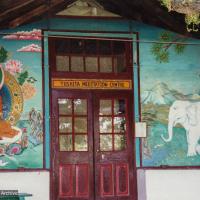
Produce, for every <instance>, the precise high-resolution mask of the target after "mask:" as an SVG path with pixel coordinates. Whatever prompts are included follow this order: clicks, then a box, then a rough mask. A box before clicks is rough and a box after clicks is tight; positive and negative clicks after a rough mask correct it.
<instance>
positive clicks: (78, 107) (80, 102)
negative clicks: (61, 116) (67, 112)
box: [74, 99, 87, 115]
mask: <svg viewBox="0 0 200 200" xmlns="http://www.w3.org/2000/svg"><path fill="white" fill-rule="evenodd" d="M74 114H75V115H87V100H86V99H74Z"/></svg>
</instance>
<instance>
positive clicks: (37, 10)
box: [9, 0, 64, 28]
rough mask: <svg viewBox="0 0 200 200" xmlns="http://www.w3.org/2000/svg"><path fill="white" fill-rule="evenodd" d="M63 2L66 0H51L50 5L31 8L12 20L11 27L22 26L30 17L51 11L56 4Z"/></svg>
mask: <svg viewBox="0 0 200 200" xmlns="http://www.w3.org/2000/svg"><path fill="white" fill-rule="evenodd" d="M63 2H64V0H54V1H51V3H50V5H47V4H44V5H41V6H39V7H37V8H35V9H33V10H31V11H30V12H28V13H26V14H24V15H22V16H20V17H18V18H16V19H14V20H12V21H11V22H10V23H9V27H10V28H15V27H17V26H20V25H21V24H23V23H25V22H27V21H29V20H30V19H32V18H34V17H36V16H40V15H42V14H44V13H45V12H46V11H49V10H50V9H51V8H53V7H54V6H57V5H59V4H61V3H63Z"/></svg>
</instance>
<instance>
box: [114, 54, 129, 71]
mask: <svg viewBox="0 0 200 200" xmlns="http://www.w3.org/2000/svg"><path fill="white" fill-rule="evenodd" d="M114 70H115V72H125V71H126V65H125V56H124V55H116V56H115V57H114Z"/></svg>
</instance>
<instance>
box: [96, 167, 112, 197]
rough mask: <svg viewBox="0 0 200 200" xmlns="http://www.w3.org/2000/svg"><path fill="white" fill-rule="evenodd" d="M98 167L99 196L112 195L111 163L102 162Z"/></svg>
mask: <svg viewBox="0 0 200 200" xmlns="http://www.w3.org/2000/svg"><path fill="white" fill-rule="evenodd" d="M99 167H100V196H101V197H108V196H114V187H113V186H114V184H113V183H114V180H113V165H112V164H102V165H99Z"/></svg>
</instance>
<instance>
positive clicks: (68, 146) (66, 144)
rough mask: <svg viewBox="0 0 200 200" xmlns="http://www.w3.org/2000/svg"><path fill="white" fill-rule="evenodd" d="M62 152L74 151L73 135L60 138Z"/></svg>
mask: <svg viewBox="0 0 200 200" xmlns="http://www.w3.org/2000/svg"><path fill="white" fill-rule="evenodd" d="M59 144H60V151H72V135H60V136H59Z"/></svg>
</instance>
